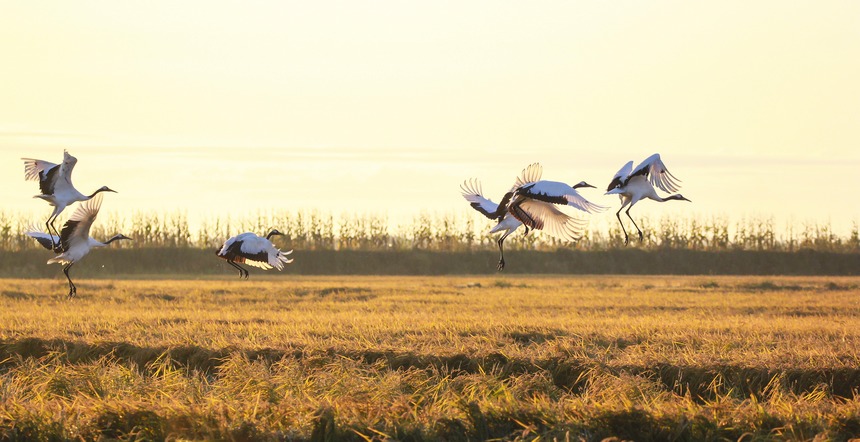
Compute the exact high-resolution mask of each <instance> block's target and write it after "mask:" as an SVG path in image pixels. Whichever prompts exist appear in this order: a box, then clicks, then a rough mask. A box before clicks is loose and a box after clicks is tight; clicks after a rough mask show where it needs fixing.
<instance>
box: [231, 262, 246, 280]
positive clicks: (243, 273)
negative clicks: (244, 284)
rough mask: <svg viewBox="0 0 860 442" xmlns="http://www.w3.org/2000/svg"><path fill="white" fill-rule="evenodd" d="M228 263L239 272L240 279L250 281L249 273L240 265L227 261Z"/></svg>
mask: <svg viewBox="0 0 860 442" xmlns="http://www.w3.org/2000/svg"><path fill="white" fill-rule="evenodd" d="M227 262H229V263H230V265H231V266H233V267H235V268H236V269H238V270H239V279H242V278H245V279H248V271H247V270H245V269H243V268H242V266H240V265H239V264H236V263H235V262H233V261H227Z"/></svg>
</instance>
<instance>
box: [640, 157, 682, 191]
mask: <svg viewBox="0 0 860 442" xmlns="http://www.w3.org/2000/svg"><path fill="white" fill-rule="evenodd" d="M639 175H642V176H644V177H646V178H648V181H649V182H650V183H651V185H652V186H657V187H658V188H660V189H661V190H663V191H664V192H669V193H674V192H677V191H678V189H680V188H681V184H680V181H681V180H679V179H678V178H676V177H675V176H674V175H672V174H671V173H669V170H668V169H666V165H665V164H663V160H661V159H660V154H659V153H655V154H654V155H651V156H650V157H648V158H646V159H645V161H642V163H641V164H639V165H638V166H636V169H634V170H633V172H632V173H631V174H630V176H629V177H628V178H627V180H628V181H629V180H630V178H633V177H634V176H639Z"/></svg>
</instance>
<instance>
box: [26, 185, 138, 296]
mask: <svg viewBox="0 0 860 442" xmlns="http://www.w3.org/2000/svg"><path fill="white" fill-rule="evenodd" d="M101 203H102V199H101V197H100V196H99V197H95V198H92V199H89V200H88V201H87V202H86V203H84V204H82V205H80V206H79V207H78V208H77V210H75V212H74V213H73V214H72V216H71V217H69V220H68V221H66V223H65V224H64V225H63V230H62V232H61V233H60V235H59V236H57V235H52V234H50V233H42V232H35V231H29V232H27V235H29V236H30V237H32V238H35V239H36V240H37V241H39V244H41V245H42V246H43V247H45V248H46V249H48V250H51V251H54V252H56V253H59V255H57V256H55V257H53V258H51V259H49V260H48V264H54V263H58V264H63V265H64V267H63V273H64V274H65V275H66V279H68V280H69V297H70V298H71V297H74V296H75V295H76V294H77V287H75V284H74V283H73V282H72V278H71V277H70V276H69V269H70V268H71V267H72V266H73V265H74V264H75V263H76V262H78V261H80V260H81V259H82V258H83V257H84V256H86V255H87V253H89V252H90V250H92V249H93V248H96V247H104V246H106V245H108V244H110V243H112V242H114V241H116V240H119V239H131V238H129V237H127V236H125V235H122V234H117V235H114V236H113V237H112V238H110V239H109V240H107V241H105V242H101V241H97V240H95V239H93V238H92V237H91V236H90V228H91V227H92V225H93V221H95V219H96V216H97V215H98V213H99V209H100V208H101Z"/></svg>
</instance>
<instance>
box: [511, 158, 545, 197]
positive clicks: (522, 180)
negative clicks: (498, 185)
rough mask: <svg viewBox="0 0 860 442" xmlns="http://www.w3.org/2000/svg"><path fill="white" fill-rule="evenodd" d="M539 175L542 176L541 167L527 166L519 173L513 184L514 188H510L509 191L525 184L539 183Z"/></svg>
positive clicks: (536, 164)
mask: <svg viewBox="0 0 860 442" xmlns="http://www.w3.org/2000/svg"><path fill="white" fill-rule="evenodd" d="M541 175H543V166H541V165H540V163H532V164H529V165H528V166H526V167H525V169H523V171H522V172H520V176H518V177H517V179H516V181H515V182H514V187H511V191H514V190H516V189H518V188H520V187H522V186H525V185H526V184H529V183H535V182H538V181H540V177H541Z"/></svg>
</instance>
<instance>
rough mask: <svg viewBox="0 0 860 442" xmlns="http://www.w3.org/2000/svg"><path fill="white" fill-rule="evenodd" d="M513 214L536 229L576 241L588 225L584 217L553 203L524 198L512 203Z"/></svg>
mask: <svg viewBox="0 0 860 442" xmlns="http://www.w3.org/2000/svg"><path fill="white" fill-rule="evenodd" d="M511 214H512V215H514V217H515V218H516V219H518V220H520V222H522V223H523V224H525V225H527V226H529V227H531V228H532V229H535V230H543V231H544V232H547V233H549V234H550V235H552V236H555V237H556V238H559V239H562V240H566V241H576V240H578V239H579V238H581V237H582V232H583V231H584V230H585V227H586V226H587V225H588V222H587V221H586V220H584V219H579V218H574V217H571V216H570V215H567V214H566V213H564V212H562V211H560V210H558V209H557V208H556V207H555V206H554V205H553V204H552V203H547V202H544V201H535V200H532V199H528V198H526V199H524V200H523V201H522V202H520V203H519V204H512V205H511Z"/></svg>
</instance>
